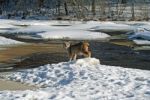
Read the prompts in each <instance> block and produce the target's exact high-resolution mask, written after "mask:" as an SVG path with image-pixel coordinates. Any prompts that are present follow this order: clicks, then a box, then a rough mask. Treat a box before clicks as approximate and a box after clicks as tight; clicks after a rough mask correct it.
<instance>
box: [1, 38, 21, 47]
mask: <svg viewBox="0 0 150 100" xmlns="http://www.w3.org/2000/svg"><path fill="white" fill-rule="evenodd" d="M14 44H23V42H20V41H16V40H12V39H8V38H5V37H1V36H0V46H6V45H14Z"/></svg>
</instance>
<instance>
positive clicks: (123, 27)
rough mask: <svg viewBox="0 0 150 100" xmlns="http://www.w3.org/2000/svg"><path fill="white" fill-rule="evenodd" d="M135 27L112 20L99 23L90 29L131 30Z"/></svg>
mask: <svg viewBox="0 0 150 100" xmlns="http://www.w3.org/2000/svg"><path fill="white" fill-rule="evenodd" d="M134 29H135V27H133V26H130V25H126V24H121V23H113V22H103V23H102V24H101V25H99V26H96V27H92V28H91V29H90V30H97V31H98V30H107V31H131V30H134Z"/></svg>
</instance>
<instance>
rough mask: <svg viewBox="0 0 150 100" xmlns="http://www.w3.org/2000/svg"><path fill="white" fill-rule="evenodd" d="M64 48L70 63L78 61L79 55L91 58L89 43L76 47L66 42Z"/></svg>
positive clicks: (81, 43)
mask: <svg viewBox="0 0 150 100" xmlns="http://www.w3.org/2000/svg"><path fill="white" fill-rule="evenodd" d="M64 46H65V48H66V49H67V51H68V54H69V59H70V61H72V60H76V58H77V55H83V56H84V57H91V51H90V50H89V43H88V42H80V43H77V44H74V45H71V44H70V43H69V42H65V43H64Z"/></svg>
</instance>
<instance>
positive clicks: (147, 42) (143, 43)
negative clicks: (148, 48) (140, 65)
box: [133, 39, 150, 45]
mask: <svg viewBox="0 0 150 100" xmlns="http://www.w3.org/2000/svg"><path fill="white" fill-rule="evenodd" d="M133 42H134V43H136V44H138V45H150V41H148V40H138V39H135V40H133Z"/></svg>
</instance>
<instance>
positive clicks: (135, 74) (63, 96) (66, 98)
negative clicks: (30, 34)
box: [0, 58, 150, 100]
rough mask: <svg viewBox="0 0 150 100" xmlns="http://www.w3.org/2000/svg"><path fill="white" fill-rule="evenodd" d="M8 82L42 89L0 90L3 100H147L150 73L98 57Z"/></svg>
mask: <svg viewBox="0 0 150 100" xmlns="http://www.w3.org/2000/svg"><path fill="white" fill-rule="evenodd" d="M7 79H9V80H13V81H18V82H22V83H27V84H29V85H37V86H39V87H43V88H40V89H37V90H34V91H31V90H27V91H0V98H1V99H5V100H6V99H25V100H28V99H37V100H51V99H54V100H83V99H85V100H129V99H130V100H148V99H149V98H150V71H144V70H138V69H127V68H122V67H115V66H107V65H101V64H100V62H99V60H98V59H96V58H85V59H78V60H77V61H73V62H61V63H58V64H47V65H44V66H40V67H39V68H35V69H29V70H24V71H20V72H17V73H14V74H12V75H8V76H7Z"/></svg>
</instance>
